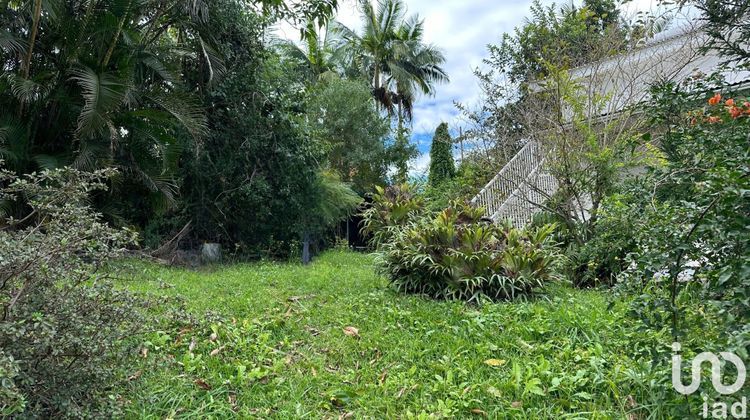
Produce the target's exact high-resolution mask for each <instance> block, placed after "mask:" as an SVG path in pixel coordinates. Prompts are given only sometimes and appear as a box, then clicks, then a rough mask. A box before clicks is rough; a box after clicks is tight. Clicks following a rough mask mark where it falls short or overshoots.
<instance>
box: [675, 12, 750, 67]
mask: <svg viewBox="0 0 750 420" xmlns="http://www.w3.org/2000/svg"><path fill="white" fill-rule="evenodd" d="M678 3H680V4H684V3H686V1H685V0H681V1H680V2H678ZM689 3H690V5H691V6H694V7H696V8H697V9H698V10H699V11H700V12H701V14H702V16H701V17H702V21H703V22H704V23H705V25H704V27H703V29H704V30H705V31H706V33H707V34H708V35H709V42H708V44H707V45H706V48H712V49H715V50H718V51H719V53H721V55H722V56H724V57H726V59H727V62H728V63H735V64H737V65H738V67H743V66H747V65H748V64H750V48H748V47H747V45H748V42H749V41H750V24H749V23H748V18H749V17H750V4H748V3H747V2H744V1H725V0H696V1H691V2H689ZM728 34H729V35H728Z"/></svg>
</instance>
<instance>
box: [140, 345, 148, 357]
mask: <svg viewBox="0 0 750 420" xmlns="http://www.w3.org/2000/svg"><path fill="white" fill-rule="evenodd" d="M141 357H143V358H144V359H145V358H147V357H148V349H147V348H146V347H144V348H142V349H141Z"/></svg>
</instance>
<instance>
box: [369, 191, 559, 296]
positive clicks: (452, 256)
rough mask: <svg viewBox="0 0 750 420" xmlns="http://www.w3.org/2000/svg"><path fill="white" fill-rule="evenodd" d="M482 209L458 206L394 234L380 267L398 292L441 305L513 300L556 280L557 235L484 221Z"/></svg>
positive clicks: (384, 247) (548, 229)
mask: <svg viewBox="0 0 750 420" xmlns="http://www.w3.org/2000/svg"><path fill="white" fill-rule="evenodd" d="M483 212H484V211H483V210H482V209H477V208H473V207H470V206H469V205H466V204H462V203H458V202H456V203H453V204H452V206H451V207H449V208H447V209H445V210H443V211H442V212H440V213H439V214H438V215H437V216H436V217H434V218H431V217H425V218H422V219H420V220H418V221H415V222H410V223H409V224H408V225H407V226H405V227H404V228H402V229H399V230H397V231H396V232H395V234H394V235H393V237H392V238H391V241H390V242H388V243H385V244H383V245H382V252H381V255H380V264H381V267H382V269H383V271H384V272H385V274H386V275H387V276H388V277H389V279H390V281H391V283H392V284H393V285H394V286H395V287H396V289H397V290H399V291H401V292H405V293H420V294H426V295H428V296H431V297H434V298H440V299H461V300H467V301H478V300H480V299H481V298H483V297H487V298H490V299H493V300H498V299H514V298H517V297H522V296H526V295H529V294H531V293H533V292H534V291H535V290H537V289H539V288H541V287H543V286H544V284H545V283H546V282H548V281H550V280H552V279H555V278H556V277H557V275H556V268H557V266H558V263H559V259H558V256H557V254H556V251H555V250H554V248H553V247H550V246H548V245H549V238H550V235H551V234H552V232H553V230H554V226H553V225H547V226H544V227H542V228H539V229H535V230H522V229H514V228H512V227H510V226H508V225H506V226H497V225H494V224H491V223H485V222H482V221H481V218H482V215H483Z"/></svg>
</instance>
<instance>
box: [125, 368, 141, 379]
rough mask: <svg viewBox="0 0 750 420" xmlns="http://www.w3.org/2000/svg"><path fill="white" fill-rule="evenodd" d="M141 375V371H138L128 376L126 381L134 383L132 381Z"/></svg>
mask: <svg viewBox="0 0 750 420" xmlns="http://www.w3.org/2000/svg"><path fill="white" fill-rule="evenodd" d="M141 375H143V371H142V370H139V371H137V372H135V373H134V374H132V375H130V376H128V381H134V380H136V379H138V378H140V377H141Z"/></svg>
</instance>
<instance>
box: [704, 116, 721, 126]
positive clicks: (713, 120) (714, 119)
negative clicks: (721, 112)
mask: <svg viewBox="0 0 750 420" xmlns="http://www.w3.org/2000/svg"><path fill="white" fill-rule="evenodd" d="M706 121H708V123H709V124H715V123H717V122H721V117H717V116H715V115H714V116H710V117H708V119H707V120H706Z"/></svg>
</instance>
